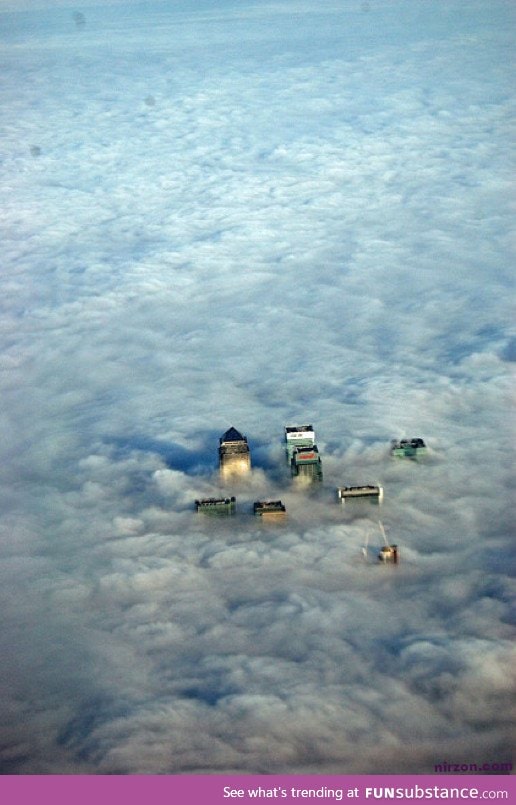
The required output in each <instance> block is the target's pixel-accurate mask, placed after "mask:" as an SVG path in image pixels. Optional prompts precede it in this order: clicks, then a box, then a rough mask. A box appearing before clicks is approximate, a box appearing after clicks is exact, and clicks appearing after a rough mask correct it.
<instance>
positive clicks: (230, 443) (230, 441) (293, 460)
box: [195, 425, 426, 563]
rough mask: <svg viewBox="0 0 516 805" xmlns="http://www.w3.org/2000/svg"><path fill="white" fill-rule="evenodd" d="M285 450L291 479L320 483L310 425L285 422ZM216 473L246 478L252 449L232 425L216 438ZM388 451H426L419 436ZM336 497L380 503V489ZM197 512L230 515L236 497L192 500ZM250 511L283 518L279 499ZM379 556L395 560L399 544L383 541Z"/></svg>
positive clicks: (348, 490)
mask: <svg viewBox="0 0 516 805" xmlns="http://www.w3.org/2000/svg"><path fill="white" fill-rule="evenodd" d="M285 451H286V457H287V462H288V464H289V466H290V471H291V475H292V478H293V479H294V481H295V482H296V483H298V484H311V483H314V482H321V481H322V478H323V473H322V460H321V456H320V454H319V450H318V448H317V444H316V442H315V432H314V429H313V426H312V425H287V426H286V427H285ZM218 452H219V473H220V477H221V480H222V481H224V482H225V483H227V482H231V481H236V480H238V479H241V478H243V477H245V476H246V475H247V474H248V473H250V471H251V452H250V449H249V444H248V442H247V438H246V437H245V436H243V435H242V434H241V433H240V431H238V430H237V429H236V428H234V427H231V428H229V430H227V431H226V432H225V433H224V434H223V435H222V436H221V437H220V439H219V451H218ZM390 453H391V455H392V456H394V457H396V458H411V459H417V458H418V457H420V456H422V455H424V454H425V453H426V445H425V443H424V441H423V439H421V438H414V439H400V440H393V441H392V442H391V448H390ZM337 499H338V500H339V502H340V503H341V504H345V503H347V502H351V501H353V500H368V501H371V502H373V503H378V504H379V503H381V502H382V500H383V488H382V487H381V486H378V485H377V484H367V485H362V486H339V487H337ZM195 508H196V511H198V512H200V513H203V514H215V515H232V514H235V512H236V498H235V497H226V498H205V499H203V500H196V501H195ZM253 514H254V515H255V516H257V517H261V518H263V520H265V521H281V520H283V519H284V518H285V517H286V507H285V506H284V504H283V503H282V502H281V500H258V501H256V502H255V503H254V504H253ZM379 559H380V560H381V561H384V562H394V563H397V561H398V547H397V546H396V545H388V544H386V545H385V546H384V547H383V548H382V549H381V551H380V555H379Z"/></svg>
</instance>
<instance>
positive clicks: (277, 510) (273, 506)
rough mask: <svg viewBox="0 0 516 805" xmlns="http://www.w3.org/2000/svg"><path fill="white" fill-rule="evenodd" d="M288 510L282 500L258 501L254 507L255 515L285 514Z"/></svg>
mask: <svg viewBox="0 0 516 805" xmlns="http://www.w3.org/2000/svg"><path fill="white" fill-rule="evenodd" d="M286 510H287V509H286V507H285V506H284V505H283V503H282V502H281V500H257V501H256V503H255V504H254V505H253V511H254V513H255V514H284V513H285V512H286Z"/></svg>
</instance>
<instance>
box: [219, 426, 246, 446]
mask: <svg viewBox="0 0 516 805" xmlns="http://www.w3.org/2000/svg"><path fill="white" fill-rule="evenodd" d="M219 441H220V444H222V443H223V442H247V439H246V438H245V436H242V434H241V433H240V431H238V430H237V429H236V428H234V427H233V426H231V427H230V429H229V430H227V431H226V432H225V433H223V434H222V436H221V437H220V439H219Z"/></svg>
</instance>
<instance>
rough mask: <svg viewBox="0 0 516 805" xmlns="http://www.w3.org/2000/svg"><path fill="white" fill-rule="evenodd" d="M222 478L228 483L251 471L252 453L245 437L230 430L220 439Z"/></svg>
mask: <svg viewBox="0 0 516 805" xmlns="http://www.w3.org/2000/svg"><path fill="white" fill-rule="evenodd" d="M219 470H220V477H221V478H222V480H224V481H226V480H229V479H234V478H240V477H242V476H243V475H247V473H248V472H250V471H251V453H250V451H249V445H248V444H247V439H246V437H245V436H242V434H241V433H240V432H239V431H238V430H237V429H236V428H230V429H229V430H227V431H226V432H225V433H224V434H223V435H222V436H221V437H220V439H219Z"/></svg>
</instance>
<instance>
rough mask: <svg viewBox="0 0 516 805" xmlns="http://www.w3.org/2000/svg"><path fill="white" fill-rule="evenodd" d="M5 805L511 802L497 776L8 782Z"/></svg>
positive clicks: (510, 786)
mask: <svg viewBox="0 0 516 805" xmlns="http://www.w3.org/2000/svg"><path fill="white" fill-rule="evenodd" d="M0 798H1V801H2V802H5V803H6V804H8V805H36V803H37V805H107V804H108V803H109V805H112V803H114V802H116V803H121V802H123V803H124V805H142V804H143V805H151V804H152V805H183V803H184V805H224V803H245V804H246V805H248V803H250V802H255V801H259V802H264V801H267V802H271V801H277V802H282V803H285V805H290V804H291V803H293V804H294V805H300V804H301V803H305V805H308V803H324V804H325V805H331V803H335V802H344V801H345V802H355V803H373V802H391V801H398V802H404V801H408V800H421V801H424V802H435V801H437V800H453V801H455V802H457V801H462V802H464V801H470V800H502V801H507V802H511V801H512V802H514V801H516V786H515V784H514V777H511V776H508V775H507V776H505V775H503V776H501V775H342V776H337V775H336V776H334V775H331V776H326V775H321V776H319V775H317V776H312V775H311V776H305V775H299V776H297V775H296V776H292V775H273V776H262V775H260V776H258V775H245V776H241V775H234V776H233V775H220V776H219V775H206V776H204V775H198V776H190V775H188V776H170V777H169V776H138V777H132V776H124V777H119V776H109V777H100V776H54V775H48V776H39V775H37V776H26V777H15V776H6V777H2V778H0Z"/></svg>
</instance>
